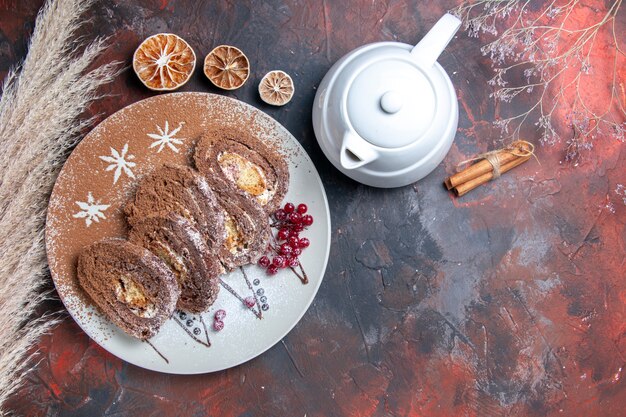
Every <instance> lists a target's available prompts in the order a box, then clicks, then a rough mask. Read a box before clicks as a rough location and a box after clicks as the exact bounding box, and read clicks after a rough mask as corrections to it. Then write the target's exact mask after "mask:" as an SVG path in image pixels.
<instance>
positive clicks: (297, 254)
mask: <svg viewBox="0 0 626 417" xmlns="http://www.w3.org/2000/svg"><path fill="white" fill-rule="evenodd" d="M291 253H292V254H293V256H300V255H302V249H300V248H294V249H293V250H292V251H291Z"/></svg>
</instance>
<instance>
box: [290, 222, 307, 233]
mask: <svg viewBox="0 0 626 417" xmlns="http://www.w3.org/2000/svg"><path fill="white" fill-rule="evenodd" d="M292 230H293V231H294V232H295V235H296V236H297V235H298V233H300V232H301V231H303V230H304V224H302V223H299V224H294V225H293V228H292Z"/></svg>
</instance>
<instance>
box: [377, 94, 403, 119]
mask: <svg viewBox="0 0 626 417" xmlns="http://www.w3.org/2000/svg"><path fill="white" fill-rule="evenodd" d="M403 101H404V100H403V97H402V94H400V93H399V92H397V91H393V90H392V91H387V92H386V93H385V94H383V96H382V97H381V98H380V107H381V108H382V109H383V110H384V111H385V113H389V114H394V113H397V112H399V111H400V109H401V108H402V104H403Z"/></svg>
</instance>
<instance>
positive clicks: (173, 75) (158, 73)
mask: <svg viewBox="0 0 626 417" xmlns="http://www.w3.org/2000/svg"><path fill="white" fill-rule="evenodd" d="M195 67H196V54H195V52H194V51H193V49H191V46H189V44H188V43H187V42H185V40H184V39H183V38H181V37H180V36H178V35H174V34H172V33H158V34H156V35H152V36H150V37H149V38H147V39H146V40H144V41H143V42H142V43H141V45H139V47H138V48H137V50H136V51H135V54H134V55H133V69H134V70H135V74H137V76H138V77H139V79H140V80H141V82H142V83H143V84H144V85H145V86H146V87H148V88H149V89H151V90H155V91H170V90H176V89H177V88H178V87H180V86H182V85H183V84H185V83H186V82H187V81H189V78H190V77H191V74H192V73H193V70H194V68H195Z"/></svg>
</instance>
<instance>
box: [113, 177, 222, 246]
mask: <svg viewBox="0 0 626 417" xmlns="http://www.w3.org/2000/svg"><path fill="white" fill-rule="evenodd" d="M124 213H125V214H126V220H127V221H128V223H129V224H130V225H131V227H133V226H134V225H135V224H137V223H139V222H141V221H143V219H145V218H146V217H148V216H154V215H157V216H159V215H160V216H166V215H167V214H168V213H177V214H178V215H180V216H182V217H184V218H186V219H187V220H188V221H189V222H191V223H192V224H193V225H194V226H195V227H196V228H197V229H198V230H199V231H200V233H201V234H202V236H203V238H204V240H205V241H206V243H207V245H208V246H209V248H211V247H214V246H215V247H218V246H220V245H221V244H222V242H223V240H224V238H225V237H226V230H225V229H224V216H223V212H222V210H221V209H220V207H219V205H218V203H217V200H216V198H215V195H214V193H213V191H212V190H211V188H210V187H209V184H208V183H207V180H206V179H205V178H204V176H203V175H201V174H199V173H198V172H197V171H196V170H194V169H193V168H190V167H186V166H179V165H164V166H162V167H161V168H159V169H157V170H156V171H154V172H153V173H152V174H150V175H148V176H146V177H145V178H143V179H142V180H141V182H140V184H139V186H138V187H137V190H136V192H135V197H134V198H133V199H131V201H130V202H129V203H128V204H127V205H126V206H125V207H124Z"/></svg>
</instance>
